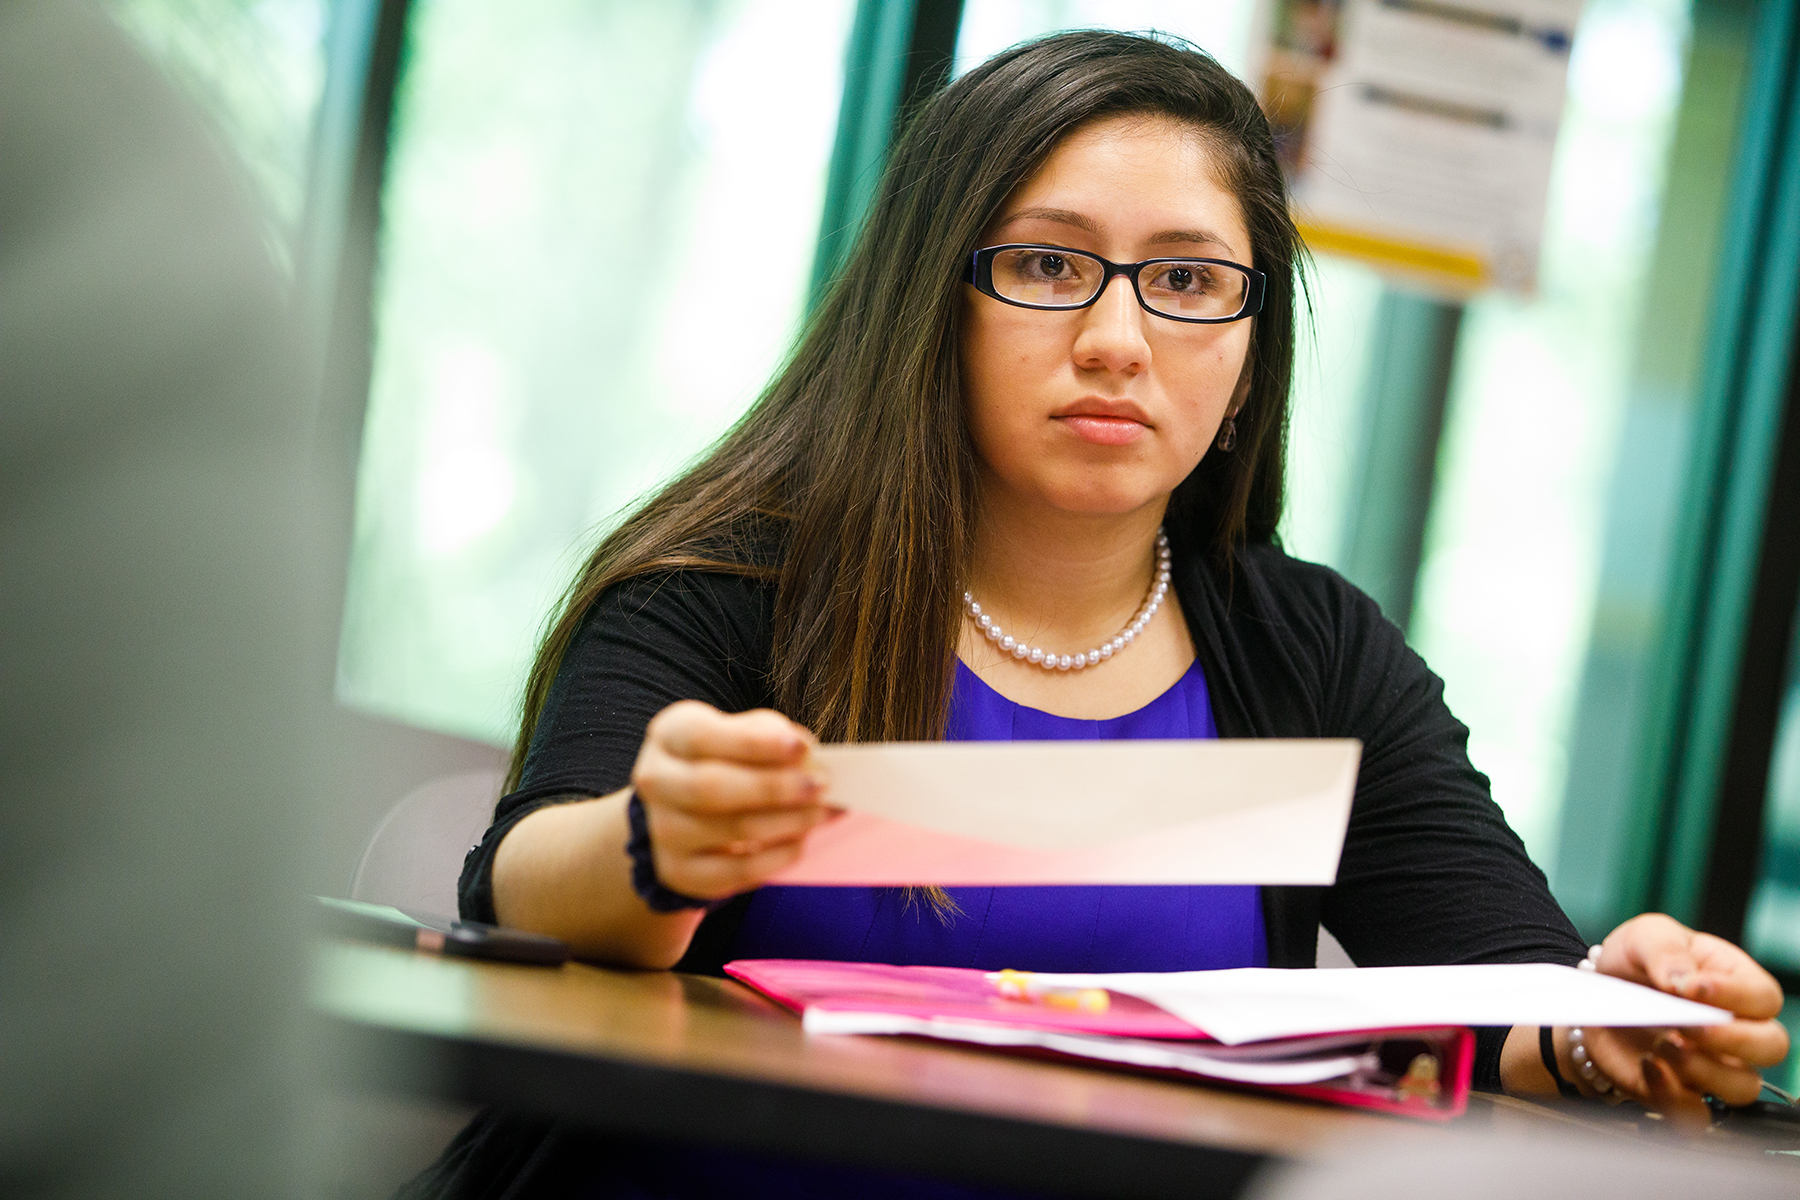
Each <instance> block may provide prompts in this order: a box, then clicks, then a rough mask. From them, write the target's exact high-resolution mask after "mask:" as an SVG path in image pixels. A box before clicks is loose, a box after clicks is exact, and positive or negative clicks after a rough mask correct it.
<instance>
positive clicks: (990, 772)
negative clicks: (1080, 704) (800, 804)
mask: <svg viewBox="0 0 1800 1200" xmlns="http://www.w3.org/2000/svg"><path fill="white" fill-rule="evenodd" d="M1360 754H1361V745H1360V743H1358V742H1355V741H1352V740H1347V739H1305V740H1279V739H1254V740H1243V741H1224V740H1222V741H1194V740H1181V741H1097V742H998V743H996V742H904V743H884V744H875V745H855V746H824V747H821V748H820V749H819V750H818V751H817V756H818V761H819V763H820V764H821V766H822V767H823V768H824V771H825V773H826V775H827V777H828V779H829V783H828V786H827V792H826V800H827V802H828V803H831V804H834V805H837V806H839V807H842V808H844V809H845V810H847V811H846V812H845V814H844V815H843V816H841V817H838V818H836V819H834V820H832V821H829V822H827V823H826V824H824V825H822V826H820V827H819V828H817V829H815V830H813V831H812V832H811V833H810V834H809V835H808V836H807V841H806V850H805V852H804V853H803V854H802V855H801V857H800V859H799V860H798V861H797V862H796V863H795V864H794V865H793V866H791V867H789V868H788V869H787V870H785V871H783V872H781V873H780V874H779V875H777V876H776V877H775V878H774V879H773V880H772V882H774V883H782V884H827V885H866V886H882V885H887V886H903V885H907V884H941V885H963V886H976V885H1004V884H1206V883H1220V884H1223V883H1255V884H1329V883H1331V882H1333V881H1334V880H1335V879H1336V878H1337V864H1338V857H1339V855H1340V853H1341V852H1342V850H1343V844H1344V830H1345V827H1346V825H1347V824H1348V821H1349V817H1350V800H1351V796H1352V793H1353V792H1354V790H1355V786H1356V769H1357V764H1358V761H1359V758H1360Z"/></svg>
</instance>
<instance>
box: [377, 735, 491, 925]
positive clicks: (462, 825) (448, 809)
mask: <svg viewBox="0 0 1800 1200" xmlns="http://www.w3.org/2000/svg"><path fill="white" fill-rule="evenodd" d="M505 777H506V772H505V771H504V770H503V769H502V768H500V767H492V768H487V769H484V770H479V771H463V772H460V773H458V774H455V775H446V776H444V777H443V778H442V779H434V780H432V781H431V782H430V783H427V784H424V785H422V786H420V787H417V788H414V789H413V790H412V791H410V792H408V793H407V794H406V795H405V796H403V797H402V798H401V800H400V802H399V803H398V804H396V805H394V807H393V808H392V809H391V810H390V811H389V812H388V815H387V816H386V817H384V818H382V821H381V824H380V826H379V827H377V828H376V830H375V836H374V837H372V838H370V839H369V845H368V848H367V849H366V850H364V851H363V856H362V862H361V863H359V864H358V865H357V868H356V877H355V879H354V880H352V881H351V884H350V898H351V899H352V900H366V901H368V902H369V903H371V904H390V905H392V906H393V907H395V908H400V909H406V910H407V911H409V912H418V913H428V914H432V915H437V916H455V915H456V880H457V876H458V875H460V874H461V872H462V864H463V856H464V855H466V854H467V853H468V852H469V847H470V846H472V845H474V844H475V843H476V842H479V841H480V840H481V835H482V834H483V833H484V832H485V831H486V830H487V827H488V825H489V824H490V823H491V822H492V821H493V819H494V801H495V800H497V799H498V798H499V796H500V787H501V784H502V783H503V781H504V780H505Z"/></svg>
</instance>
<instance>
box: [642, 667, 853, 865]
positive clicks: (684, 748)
mask: <svg viewBox="0 0 1800 1200" xmlns="http://www.w3.org/2000/svg"><path fill="white" fill-rule="evenodd" d="M815 744H816V742H815V739H814V738H813V736H812V734H811V733H810V732H809V731H807V730H806V729H805V728H803V727H802V726H800V725H796V724H795V723H794V722H792V721H790V720H788V719H787V718H786V717H784V716H782V715H781V714H780V713H778V712H774V711H772V710H770V709H757V710H755V711H752V712H745V713H722V712H720V711H719V710H718V709H716V708H714V707H712V706H711V705H710V704H703V703H701V702H700V701H698V700H681V701H678V702H676V703H674V704H671V705H669V707H667V708H665V709H663V710H662V711H661V712H659V713H657V714H656V716H655V717H654V718H653V719H652V720H651V722H650V725H649V728H647V729H646V730H645V731H644V744H643V748H642V749H640V750H639V751H638V757H637V763H636V765H635V766H633V767H632V769H631V786H632V787H633V788H634V789H635V790H636V792H637V796H638V800H639V802H641V803H642V804H643V806H644V817H645V823H646V824H647V825H648V826H649V830H650V847H651V851H652V856H653V859H652V860H653V861H654V863H655V865H656V877H657V880H658V881H659V882H661V883H662V885H663V886H664V887H666V888H671V889H673V890H675V891H677V892H680V893H681V894H682V895H684V896H692V897H694V898H695V899H697V900H718V899H721V898H723V897H725V896H730V895H733V894H735V893H737V892H742V891H745V890H747V889H749V888H752V887H755V886H756V885H757V884H759V883H762V882H763V881H764V880H766V879H768V878H769V876H771V875H773V874H775V873H776V872H777V871H780V870H781V869H782V868H783V867H786V866H787V865H788V864H789V863H792V862H793V861H794V860H795V859H796V858H798V857H799V856H800V851H801V848H802V846H803V844H804V839H805V836H806V833H807V831H808V830H810V829H812V828H813V827H814V826H815V825H818V824H820V823H821V822H823V821H825V820H827V819H829V818H830V817H831V816H832V815H833V814H832V811H831V810H830V809H829V808H827V807H826V806H825V805H824V804H823V803H821V798H822V797H823V795H824V792H825V782H826V781H825V778H824V776H823V774H822V773H821V772H820V770H819V767H818V764H817V762H816V761H814V760H813V759H812V748H813V746H814V745H815Z"/></svg>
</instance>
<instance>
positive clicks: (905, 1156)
mask: <svg viewBox="0 0 1800 1200" xmlns="http://www.w3.org/2000/svg"><path fill="white" fill-rule="evenodd" d="M314 1005H315V1008H317V1009H318V1010H319V1011H320V1012H322V1013H323V1014H324V1015H325V1016H326V1018H327V1019H328V1020H329V1021H330V1022H331V1023H332V1025H333V1027H334V1033H335V1034H336V1035H337V1037H336V1044H337V1046H338V1047H339V1051H340V1057H339V1063H340V1066H339V1067H338V1069H339V1070H340V1071H348V1072H349V1073H351V1074H352V1075H353V1076H355V1077H356V1078H357V1079H358V1080H359V1081H361V1082H363V1083H366V1084H369V1085H372V1086H377V1087H384V1088H395V1089H401V1090H408V1091H412V1092H415V1093H420V1094H425V1095H429V1096H433V1097H437V1098H440V1099H445V1100H453V1101H460V1102H478V1103H498V1104H503V1105H508V1106H513V1107H518V1108H521V1109H526V1110H532V1111H536V1112H541V1113H545V1114H549V1115H555V1116H559V1117H564V1118H568V1119H571V1120H574V1121H577V1122H580V1123H583V1124H586V1125H590V1126H593V1127H595V1128H600V1129H607V1130H612V1131H616V1132H621V1133H628V1134H632V1135H637V1136H649V1137H664V1138H672V1139H680V1140H685V1141H695V1140H707V1141H712V1142H715V1143H719V1144H725V1145H733V1146H738V1147H742V1148H747V1149H754V1150H762V1151H767V1152H770V1153H777V1154H791V1155H797V1156H803V1157H816V1158H823V1159H831V1160H837V1161H844V1162H854V1163H860V1164H864V1165H870V1166H878V1167H888V1168H896V1169H905V1170H915V1171H925V1172H930V1173H936V1174H943V1175H947V1176H951V1177H957V1178H964V1179H969V1180H973V1181H979V1182H986V1183H995V1184H1003V1185H1004V1184H1011V1185H1013V1186H1016V1187H1020V1188H1027V1189H1039V1190H1045V1191H1053V1192H1059V1193H1063V1194H1068V1195H1111V1196H1125V1195H1166V1194H1169V1193H1170V1192H1171V1191H1174V1190H1179V1191H1180V1192H1181V1193H1182V1194H1183V1195H1188V1196H1231V1195H1235V1194H1237V1192H1238V1191H1239V1190H1240V1189H1241V1188H1242V1186H1243V1184H1244V1182H1245V1181H1246V1180H1247V1179H1248V1177H1249V1176H1250V1174H1251V1173H1252V1172H1254V1171H1255V1170H1256V1168H1257V1167H1258V1166H1259V1165H1261V1164H1262V1163H1263V1162H1265V1161H1267V1160H1269V1159H1271V1158H1278V1159H1293V1158H1308V1157H1312V1156H1316V1155H1320V1154H1323V1153H1326V1152H1328V1151H1330V1150H1331V1149H1333V1148H1334V1147H1339V1146H1342V1145H1343V1144H1345V1143H1346V1142H1348V1141H1351V1140H1354V1139H1358V1138H1362V1137H1366V1136H1368V1135H1371V1134H1377V1133H1383V1134H1385V1133H1391V1132H1394V1131H1396V1130H1397V1129H1399V1128H1401V1127H1405V1128H1408V1129H1418V1128H1433V1127H1430V1126H1427V1125H1426V1123H1424V1122H1415V1121H1406V1120H1403V1119H1401V1118H1394V1117H1385V1116H1379V1115H1376V1114H1371V1113H1363V1112H1354V1111H1350V1110H1345V1109H1337V1108H1330V1107H1326V1106H1323V1105H1317V1104H1310V1103H1305V1102H1300V1101H1294V1100H1287V1099H1281V1098H1275V1097H1264V1096H1256V1095H1248V1094H1242V1093H1236V1092H1231V1091H1226V1090H1223V1089H1220V1088H1216V1087H1209V1086H1205V1085H1201V1084H1196V1083H1187V1082H1183V1081H1172V1080H1165V1079H1159V1078H1147V1077H1142V1076H1134V1075H1130V1074H1125V1073H1122V1072H1116V1071H1108V1070H1097V1069H1093V1068H1089V1067H1082V1066H1074V1065H1067V1064H1064V1063H1060V1062H1051V1061H1042V1060H1035V1059H1029V1058H1023V1057H1019V1056H1013V1055H1005V1054H996V1053H993V1052H990V1051H983V1050H979V1049H974V1048H964V1047H958V1046H951V1045H938V1044H932V1043H928V1042H922V1041H917V1040H911V1039H901V1038H878V1037H808V1036H807V1035H806V1034H805V1033H803V1032H802V1031H801V1029H800V1022H799V1021H798V1019H797V1018H795V1017H794V1016H793V1015H792V1014H790V1013H788V1012H786V1011H785V1010H783V1009H781V1008H780V1007H779V1006H777V1005H774V1004H772V1003H770V1002H768V1001H766V1000H764V999H763V998H762V997H760V996H758V995H757V994H756V993H754V992H752V991H750V990H749V989H747V988H745V987H743V986H741V985H739V984H737V983H735V982H732V981H729V980H719V979H709V978H701V977H697V976H686V975H673V974H667V973H649V972H646V973H635V972H627V971H611V970H605V969H602V968H599V967H592V966H586V965H582V964H576V963H571V964H568V965H567V966H564V967H561V968H556V969H547V968H542V967H523V966H511V965H503V964H497V963H476V962H469V961H466V960H458V959H443V958H436V957H433V956H430V955H425V954H418V953H415V952H412V951H405V950H393V949H387V948H383V947H377V946H365V945H359V944H354V943H327V944H325V945H323V946H322V947H321V948H320V953H319V958H318V967H317V971H316V982H315V996H314ZM1572 1120H1580V1118H1576V1117H1571V1116H1570V1115H1568V1114H1565V1113H1558V1112H1555V1111H1552V1110H1549V1109H1544V1108H1540V1107H1539V1106H1536V1105H1531V1104H1526V1103H1523V1102H1519V1101H1511V1100H1507V1099H1505V1098H1498V1097H1487V1096H1477V1097H1475V1098H1473V1100H1472V1102H1471V1107H1470V1113H1469V1115H1468V1116H1467V1117H1465V1118H1464V1119H1463V1120H1461V1121H1459V1122H1456V1123H1455V1126H1460V1127H1462V1128H1465V1129H1466V1128H1469V1127H1471V1126H1479V1127H1496V1126H1508V1125H1511V1126H1517V1125H1533V1124H1539V1125H1540V1127H1541V1123H1543V1122H1550V1123H1552V1124H1564V1123H1568V1122H1570V1121H1572ZM1581 1123H1583V1124H1586V1123H1588V1122H1586V1121H1581ZM1613 1124H1614V1125H1615V1126H1616V1125H1617V1122H1614V1123H1613ZM1453 1127H1454V1126H1453ZM1621 1132H1623V1131H1621Z"/></svg>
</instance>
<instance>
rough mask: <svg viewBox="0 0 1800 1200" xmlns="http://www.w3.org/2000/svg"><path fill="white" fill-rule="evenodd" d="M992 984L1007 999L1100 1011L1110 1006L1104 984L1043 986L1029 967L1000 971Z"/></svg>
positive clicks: (1061, 1007) (1069, 1008)
mask: <svg viewBox="0 0 1800 1200" xmlns="http://www.w3.org/2000/svg"><path fill="white" fill-rule="evenodd" d="M994 987H995V988H996V989H997V990H998V991H999V993H1000V994H1001V995H1002V996H1004V997H1006V998H1007V999H1008V1000H1022V1001H1024V1002H1025V1003H1027V1004H1042V1005H1045V1006H1047V1007H1049V1008H1060V1009H1064V1010H1066V1011H1068V1012H1084V1013H1103V1012H1105V1011H1106V1010H1107V1009H1108V1008H1111V1007H1112V996H1111V994H1110V993H1108V992H1107V990H1106V989H1105V988H1060V987H1045V986H1044V985H1042V984H1040V983H1038V982H1037V981H1036V979H1035V978H1034V977H1033V975H1032V973H1031V972H1030V971H1012V970H1005V971H1001V972H1000V973H999V975H997V976H996V977H995V979H994Z"/></svg>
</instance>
